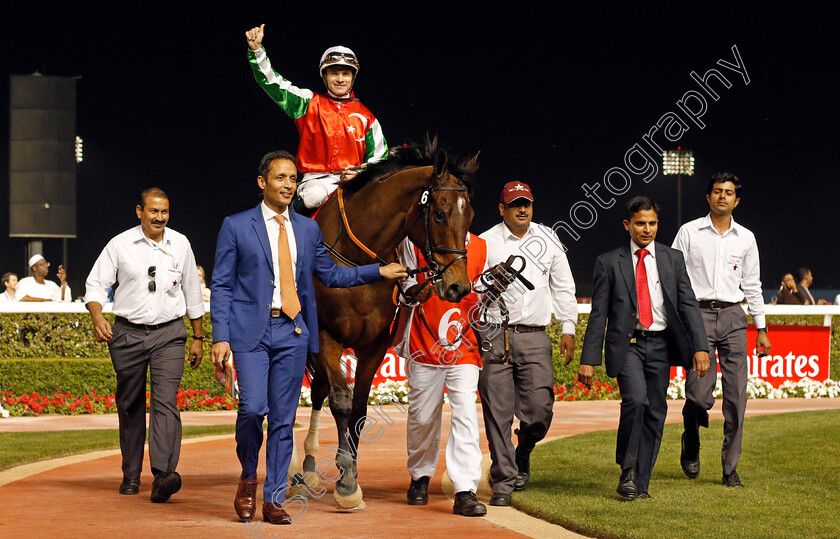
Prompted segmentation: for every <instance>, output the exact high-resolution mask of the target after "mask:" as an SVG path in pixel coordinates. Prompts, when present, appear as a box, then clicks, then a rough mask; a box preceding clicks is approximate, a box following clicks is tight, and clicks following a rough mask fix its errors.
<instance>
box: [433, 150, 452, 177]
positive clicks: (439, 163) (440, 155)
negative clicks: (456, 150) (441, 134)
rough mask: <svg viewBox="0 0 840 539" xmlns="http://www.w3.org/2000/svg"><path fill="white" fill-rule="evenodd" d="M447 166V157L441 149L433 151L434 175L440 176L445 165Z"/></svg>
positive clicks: (444, 169)
mask: <svg viewBox="0 0 840 539" xmlns="http://www.w3.org/2000/svg"><path fill="white" fill-rule="evenodd" d="M448 166H449V157H447V155H446V152H445V151H443V150H438V151H436V152H435V176H436V177H440V176H442V175H443V173H444V172H446V167H448Z"/></svg>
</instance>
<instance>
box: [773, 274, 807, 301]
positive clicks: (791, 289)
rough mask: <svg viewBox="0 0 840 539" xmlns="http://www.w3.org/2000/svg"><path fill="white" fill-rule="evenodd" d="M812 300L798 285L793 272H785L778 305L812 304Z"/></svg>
mask: <svg viewBox="0 0 840 539" xmlns="http://www.w3.org/2000/svg"><path fill="white" fill-rule="evenodd" d="M810 304H811V302H810V301H808V298H806V297H805V294H804V293H803V292H802V290H800V289H799V288H798V287H797V286H796V279H794V278H793V274H792V273H785V276H784V278H782V286H781V288H779V297H778V299H777V300H776V305H810Z"/></svg>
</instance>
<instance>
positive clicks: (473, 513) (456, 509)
mask: <svg viewBox="0 0 840 539" xmlns="http://www.w3.org/2000/svg"><path fill="white" fill-rule="evenodd" d="M452 514H453V515H464V516H465V517H483V516H484V515H486V514H487V507H485V506H484V504H483V503H481V502H479V501H478V500H477V499H476V497H475V492H473V491H471V490H465V491H463V492H458V493H456V494H455V505H453V506H452Z"/></svg>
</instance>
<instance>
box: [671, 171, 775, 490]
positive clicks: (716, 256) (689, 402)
mask: <svg viewBox="0 0 840 539" xmlns="http://www.w3.org/2000/svg"><path fill="white" fill-rule="evenodd" d="M740 197H741V180H739V179H738V177H737V176H735V175H734V174H729V173H726V172H724V173H719V174H715V175H714V176H712V177H711V179H710V180H709V184H708V189H707V194H706V200H707V201H708V203H709V214H708V215H706V216H705V217H701V218H699V219H695V220H694V221H691V222H689V223H686V224H684V225H683V226H682V227H681V228H680V230H679V232H677V237H676V238H674V245H673V247H674V248H675V249H679V250H680V251H682V252H683V254H684V255H685V262H686V266H687V267H688V274H689V276H690V277H691V284H692V287H693V288H694V293H695V295H696V296H697V299H698V301H699V302H700V312H701V313H702V315H703V325H704V326H705V329H706V335H707V337H708V339H709V357H710V360H711V366H710V367H709V369H710V372H711V373H712V374H713V376H706V377H704V378H698V377H697V375H696V373H695V372H694V371H690V372H689V373H688V374H687V375H686V380H685V397H686V399H685V405H684V406H683V423H684V425H685V432H684V433H683V437H682V449H681V453H680V464H681V465H682V469H683V472H685V474H686V475H687V476H688V477H689V478H691V479H694V478H695V477H697V476H698V475H699V474H700V434H699V426H700V425H702V426H704V427H707V428H708V426H709V413H708V411H709V410H710V409H711V408H712V406H714V404H715V398H714V396H713V394H712V393H713V391H714V388H715V382H716V381H717V377H716V376H714V374H715V372H716V369H717V367H716V365H717V363H720V370H721V375H722V383H723V419H724V423H723V435H724V439H723V450H722V452H721V461H722V463H723V484H724V485H726V486H727V487H743V486H744V485H743V483H741V479H740V477H739V476H738V472H737V470H736V466H737V465H738V459H739V458H740V456H741V439H742V437H743V434H744V412H745V411H746V407H747V357H748V356H747V316H746V315H745V314H744V310H743V309H742V308H741V302H742V301H743V300H744V299H745V298H746V300H747V306H748V308H749V312H750V314H751V315H752V317H753V320H754V321H755V327H756V328H757V329H758V337H757V338H756V341H755V350H756V352H757V353H758V355H759V356H763V355H765V354H767V353H768V352H769V351H770V339H768V338H767V325H766V323H765V320H764V298H763V297H762V295H761V279H760V270H759V259H758V246H757V245H756V242H755V236H754V235H753V233H752V232H750V231H749V230H747V229H746V228H744V227H743V226H741V225H739V224H737V223H736V222H735V220H734V219H733V218H732V210H734V209H735V207H736V206H738V203H739V202H740V201H741V198H740ZM715 350H717V353H718V356H719V359H718V358H716V357H715Z"/></svg>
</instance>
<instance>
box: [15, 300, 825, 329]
mask: <svg viewBox="0 0 840 539" xmlns="http://www.w3.org/2000/svg"><path fill="white" fill-rule="evenodd" d="M112 305H113V304H111V303H106V304H105V305H104V306H103V307H102V312H105V313H110V312H111V307H112ZM743 307H744V311H746V309H747V306H746V305H743ZM764 310H765V314H769V315H784V314H790V315H812V316H813V315H822V316H823V325H824V326H830V325H831V317H832V316H833V315H840V305H765V306H764ZM204 311H205V312H210V303H209V302H208V303H205V304H204ZM591 311H592V305H591V304H589V303H580V304H578V313H579V314H589V313H590V312H591ZM0 313H82V314H84V313H87V309H85V304H84V303H80V302H79V303H56V302H44V303H35V302H26V303H0Z"/></svg>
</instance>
